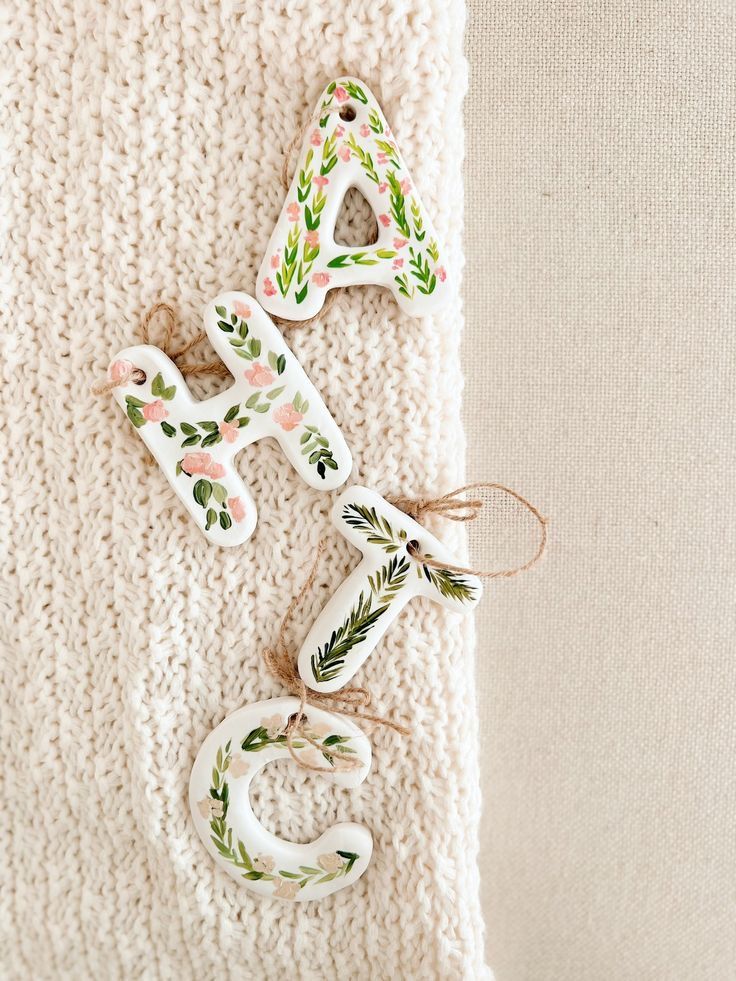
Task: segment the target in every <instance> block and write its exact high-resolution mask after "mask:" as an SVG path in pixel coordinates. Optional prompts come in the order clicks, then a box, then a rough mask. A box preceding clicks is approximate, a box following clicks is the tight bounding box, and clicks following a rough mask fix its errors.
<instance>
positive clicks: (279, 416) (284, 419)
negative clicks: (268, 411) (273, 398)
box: [273, 402, 304, 433]
mask: <svg viewBox="0 0 736 981" xmlns="http://www.w3.org/2000/svg"><path fill="white" fill-rule="evenodd" d="M273 418H274V421H275V422H277V423H278V424H279V426H281V428H282V429H283V430H284V431H285V432H287V433H290V432H291V431H292V429H296V427H297V426H298V425H299V423H300V422H301V421H302V419H303V418H304V416H303V415H302V413H301V412H297V411H296V409H295V408H294V406H293V405H292V403H291V402H287V403H286V404H285V405H280V406H279V407H278V409H277V410H276V411H275V412H274V414H273Z"/></svg>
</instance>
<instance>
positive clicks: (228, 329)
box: [217, 320, 233, 334]
mask: <svg viewBox="0 0 736 981" xmlns="http://www.w3.org/2000/svg"><path fill="white" fill-rule="evenodd" d="M217 326H218V327H219V328H220V330H223V331H224V332H225V333H226V334H232V332H233V328H232V324H229V323H228V322H227V321H226V320H218V321H217Z"/></svg>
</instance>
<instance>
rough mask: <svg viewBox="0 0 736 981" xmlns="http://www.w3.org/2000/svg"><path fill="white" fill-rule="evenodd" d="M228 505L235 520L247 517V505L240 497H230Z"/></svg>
mask: <svg viewBox="0 0 736 981" xmlns="http://www.w3.org/2000/svg"><path fill="white" fill-rule="evenodd" d="M227 506H228V507H229V508H230V514H231V515H232V516H233V521H242V520H243V518H244V517H245V505H244V504H243V502H242V501H241V500H240V498H239V497H228V499H227Z"/></svg>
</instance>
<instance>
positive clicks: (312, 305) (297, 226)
mask: <svg viewBox="0 0 736 981" xmlns="http://www.w3.org/2000/svg"><path fill="white" fill-rule="evenodd" d="M351 187H356V188H358V190H359V191H361V193H362V194H363V195H364V196H365V198H366V200H367V201H368V203H369V204H370V206H371V208H372V209H373V212H374V214H375V216H376V222H377V224H378V241H377V242H376V243H375V244H374V245H366V246H364V247H362V248H357V249H356V248H349V247H347V246H344V245H338V244H337V243H336V242H335V238H334V233H335V222H336V221H337V216H338V213H339V210H340V206H341V204H342V202H343V198H344V197H345V192H346V191H347V190H348V189H349V188H351ZM446 280H447V273H446V271H445V258H444V255H443V251H442V249H441V247H440V245H439V244H438V239H437V235H436V234H435V231H434V229H433V227H432V222H431V221H430V219H429V215H428V214H427V212H426V211H425V209H424V206H423V205H422V202H421V200H420V197H419V194H418V192H417V189H416V187H415V185H414V181H413V179H412V176H411V174H410V173H409V170H408V168H407V166H406V164H405V162H404V160H403V158H402V156H401V153H400V152H399V149H398V146H397V144H396V138H395V137H394V135H393V133H392V132H391V129H390V128H389V125H388V123H387V122H386V120H385V118H384V115H383V113H382V112H381V109H380V107H379V105H378V103H377V102H376V100H375V98H374V96H373V95H372V94H371V92H370V90H369V89H368V87H367V86H366V85H364V84H363V82H360V81H358V80H357V79H355V78H339V79H336V80H335V81H334V82H331V83H330V84H329V85H328V86H327V88H326V89H325V91H324V92H323V94H322V96H321V98H320V101H319V103H318V106H317V109H316V110H315V115H314V125H313V126H310V127H308V129H307V133H306V135H305V138H304V145H303V147H302V149H301V153H300V155H299V162H298V164H297V168H296V172H295V174H294V179H293V181H292V183H291V187H290V188H289V192H288V194H287V196H286V200H285V202H284V206H283V209H282V211H281V216H280V217H279V220H278V222H277V224H276V228H275V229H274V232H273V234H272V235H271V239H270V242H269V244H268V250H267V252H266V254H265V256H264V259H263V262H262V264H261V269H260V272H259V273H258V282H257V286H256V295H257V296H258V299H259V300H260V302H261V303H262V304H263V306H264V307H265V309H266V310H269V311H270V312H271V313H274V314H277V315H278V316H280V317H284V318H287V319H290V320H304V319H306V318H308V317H312V316H314V315H315V314H316V313H318V311H319V310H320V309H321V307H322V304H323V303H324V300H325V294H326V293H327V290H329V289H332V288H333V287H336V286H356V285H363V284H368V283H376V284H378V285H379V286H387V287H388V288H389V289H390V290H391V291H392V292H393V294H394V296H395V297H396V300H397V302H398V304H399V306H400V307H401V309H402V310H405V311H406V312H407V313H409V314H413V315H415V316H420V315H423V314H427V313H431V312H432V311H434V310H436V309H438V308H439V307H440V306H442V304H443V303H444V302H445V300H446V299H447V297H448V287H449V283H448V282H447V281H446Z"/></svg>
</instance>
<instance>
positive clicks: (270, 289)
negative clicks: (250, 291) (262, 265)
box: [263, 277, 276, 296]
mask: <svg viewBox="0 0 736 981" xmlns="http://www.w3.org/2000/svg"><path fill="white" fill-rule="evenodd" d="M263 292H264V293H265V294H266V296H276V287H275V286H274V285H273V283H272V282H271V280H270V279H269V278H268V277H266V278H265V279H264V280H263Z"/></svg>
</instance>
